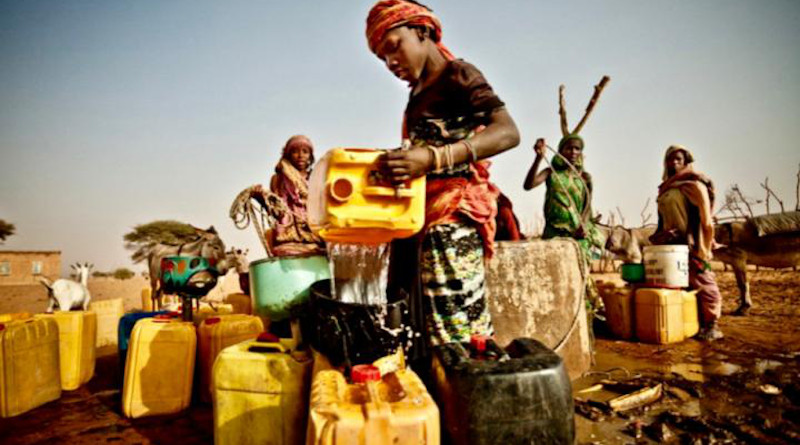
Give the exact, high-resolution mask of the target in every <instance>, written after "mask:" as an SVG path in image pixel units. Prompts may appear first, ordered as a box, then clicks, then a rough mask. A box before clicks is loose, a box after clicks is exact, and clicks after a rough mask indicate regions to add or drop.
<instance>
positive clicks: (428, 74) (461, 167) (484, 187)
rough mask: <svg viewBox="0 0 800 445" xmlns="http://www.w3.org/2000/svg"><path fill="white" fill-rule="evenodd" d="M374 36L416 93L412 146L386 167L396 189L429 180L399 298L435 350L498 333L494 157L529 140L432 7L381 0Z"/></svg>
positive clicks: (398, 246)
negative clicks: (458, 55) (454, 47)
mask: <svg viewBox="0 0 800 445" xmlns="http://www.w3.org/2000/svg"><path fill="white" fill-rule="evenodd" d="M366 34H367V40H368V43H369V47H370V49H371V50H372V52H373V53H375V55H376V56H378V58H379V59H381V60H382V61H383V62H384V63H385V64H386V67H387V68H388V69H389V71H391V72H392V74H394V75H395V76H396V77H397V78H399V79H400V80H402V81H404V82H406V83H408V86H409V87H410V93H409V99H408V105H407V107H406V110H405V114H404V125H403V139H404V141H405V142H404V145H407V149H404V150H395V151H390V152H388V153H387V154H386V156H385V157H384V158H383V160H382V168H383V170H384V172H385V173H386V174H387V175H388V176H389V177H390V178H391V179H392V181H393V182H395V183H401V182H403V181H407V180H409V179H411V178H415V177H419V176H422V175H426V176H427V190H426V215H425V227H424V229H423V231H422V233H421V234H420V235H419V236H418V237H416V238H415V239H413V240H401V241H400V242H395V243H394V244H393V246H392V264H391V266H390V269H391V270H390V285H389V287H390V292H400V291H401V290H402V291H405V292H406V293H407V294H408V295H410V296H411V302H410V303H411V304H410V307H411V315H412V318H413V319H414V320H413V321H414V323H413V324H414V325H415V326H414V328H415V329H416V330H417V331H418V332H417V333H418V334H426V333H427V336H428V340H429V342H428V343H429V344H432V345H437V344H442V343H448V342H466V341H469V339H470V336H471V335H472V334H483V335H492V334H493V332H494V331H493V328H492V323H491V317H490V315H489V307H488V304H487V299H486V294H485V276H484V259H485V258H487V257H489V256H490V255H491V254H492V249H493V239H494V232H495V229H496V226H495V216H496V214H497V197H498V194H499V191H498V190H497V188H496V187H495V186H494V185H493V184H491V183H490V182H489V171H488V167H489V163H488V162H487V161H484V159H485V158H488V157H491V156H494V155H496V154H498V153H500V152H503V151H505V150H508V149H510V148H512V147H515V146H516V145H517V144H518V143H519V133H518V131H517V128H516V125H515V124H514V121H513V120H512V118H511V116H510V115H509V114H508V111H506V109H505V106H504V103H503V102H502V101H501V100H500V99H499V98H498V97H497V95H496V94H495V93H494V91H493V90H492V88H491V86H489V84H488V82H487V81H486V79H485V78H484V77H483V75H482V74H481V72H480V71H479V70H478V69H477V68H475V67H474V66H473V65H471V64H469V63H467V62H465V61H463V60H459V59H455V58H454V57H453V55H452V54H451V53H450V51H449V50H448V49H447V48H445V46H444V45H443V44H442V42H441V35H442V28H441V24H440V22H439V19H438V18H437V17H436V16H435V15H434V14H433V12H432V11H431V10H430V9H428V8H427V7H425V6H423V5H420V4H418V3H416V2H410V1H404V0H385V1H380V2H378V3H376V4H375V5H374V6H373V8H372V9H371V10H370V13H369V16H368V18H367V32H366ZM415 264H419V267H414V265H415ZM420 285H421V286H420ZM423 326H424V327H423ZM419 331H424V332H419ZM419 343H422V342H418V343H417V345H419ZM411 355H412V357H411V358H412V359H413V358H415V357H414V356H416V357H420V356H424V353H420V351H419V350H417V352H416V353H414V352H412V354H411Z"/></svg>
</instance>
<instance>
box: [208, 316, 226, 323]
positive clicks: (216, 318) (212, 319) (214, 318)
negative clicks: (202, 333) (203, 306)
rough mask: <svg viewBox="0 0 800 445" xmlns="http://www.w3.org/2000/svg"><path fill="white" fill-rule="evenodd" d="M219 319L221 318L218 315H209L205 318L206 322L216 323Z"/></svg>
mask: <svg viewBox="0 0 800 445" xmlns="http://www.w3.org/2000/svg"><path fill="white" fill-rule="evenodd" d="M220 321H222V319H221V318H219V317H211V318H206V321H205V322H206V324H217V323H219V322H220Z"/></svg>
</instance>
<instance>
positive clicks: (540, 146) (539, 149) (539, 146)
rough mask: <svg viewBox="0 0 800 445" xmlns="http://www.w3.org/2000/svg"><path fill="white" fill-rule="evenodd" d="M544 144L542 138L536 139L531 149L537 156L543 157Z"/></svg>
mask: <svg viewBox="0 0 800 445" xmlns="http://www.w3.org/2000/svg"><path fill="white" fill-rule="evenodd" d="M545 145H546V144H545V142H544V138H539V139H536V143H535V144H534V145H533V151H534V152H535V153H536V157H537V158H543V157H544V148H545Z"/></svg>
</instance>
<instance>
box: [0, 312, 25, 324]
mask: <svg viewBox="0 0 800 445" xmlns="http://www.w3.org/2000/svg"><path fill="white" fill-rule="evenodd" d="M32 317H33V315H31V314H30V312H13V313H10V314H0V323H8V322H10V321H19V320H27V319H29V318H32Z"/></svg>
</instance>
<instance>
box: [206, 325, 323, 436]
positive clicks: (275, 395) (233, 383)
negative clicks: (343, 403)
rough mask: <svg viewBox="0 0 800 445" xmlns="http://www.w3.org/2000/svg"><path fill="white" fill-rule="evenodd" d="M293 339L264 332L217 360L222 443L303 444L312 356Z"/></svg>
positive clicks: (217, 426) (215, 391) (215, 390)
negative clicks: (298, 348) (298, 346)
mask: <svg viewBox="0 0 800 445" xmlns="http://www.w3.org/2000/svg"><path fill="white" fill-rule="evenodd" d="M295 347H296V343H295V342H294V340H291V339H283V338H282V339H278V337H276V336H275V335H273V334H270V333H262V334H261V335H259V337H258V339H256V340H249V341H245V342H242V343H239V344H236V345H233V346H229V347H227V348H225V349H224V350H223V351H222V352H221V353H220V354H219V356H218V357H217V360H216V361H215V363H214V369H213V377H212V399H213V402H214V443H215V444H216V445H234V444H235V445H240V444H241V445H248V444H253V445H255V444H271V445H302V444H303V443H304V441H305V428H306V419H307V417H308V387H309V384H310V381H311V367H312V363H313V362H312V358H311V355H310V354H309V353H308V352H307V351H298V350H296V349H295Z"/></svg>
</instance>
